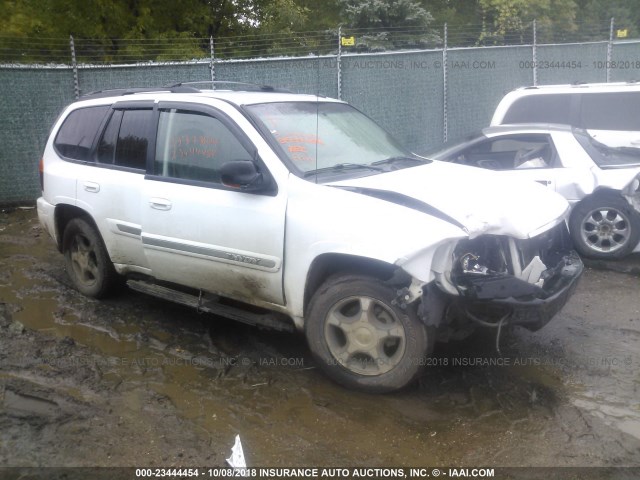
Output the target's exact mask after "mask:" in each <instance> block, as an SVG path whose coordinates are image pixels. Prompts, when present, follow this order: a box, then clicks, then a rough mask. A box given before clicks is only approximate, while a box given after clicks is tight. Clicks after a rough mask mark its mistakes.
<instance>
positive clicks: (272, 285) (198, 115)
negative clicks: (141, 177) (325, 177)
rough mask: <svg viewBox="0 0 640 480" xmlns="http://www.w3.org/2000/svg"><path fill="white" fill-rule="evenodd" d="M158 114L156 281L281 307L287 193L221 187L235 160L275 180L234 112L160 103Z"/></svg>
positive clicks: (150, 241)
mask: <svg viewBox="0 0 640 480" xmlns="http://www.w3.org/2000/svg"><path fill="white" fill-rule="evenodd" d="M228 109H232V107H228ZM157 115H158V129H157V138H156V142H155V148H154V152H153V153H152V155H151V158H150V161H149V166H148V169H149V175H148V176H147V177H146V179H145V181H144V193H143V198H142V241H143V245H144V252H145V255H146V258H147V261H148V263H149V265H150V267H151V270H152V274H153V275H154V276H155V277H156V278H158V279H161V280H165V281H170V282H174V283H178V284H181V285H186V286H189V287H194V288H198V289H202V290H205V291H209V292H213V293H217V294H220V295H223V296H227V297H231V298H235V299H238V300H241V301H245V302H248V303H254V304H264V303H272V304H280V305H281V304H283V303H284V299H283V291H282V266H283V264H282V259H283V250H284V221H285V209H286V192H285V191H284V189H283V186H282V185H279V186H277V188H275V189H274V190H273V191H269V192H264V193H247V192H243V191H241V190H239V189H237V188H233V187H228V186H225V185H223V184H222V182H221V179H220V167H221V166H222V165H223V164H224V163H225V162H228V161H233V160H250V161H254V162H255V163H256V164H257V166H258V169H260V171H261V172H262V173H263V174H264V175H267V176H268V175H269V172H268V171H267V170H266V167H265V166H264V164H263V163H262V162H261V161H260V159H259V158H258V156H257V153H256V148H255V146H254V145H253V144H252V143H251V141H250V140H249V139H248V138H247V136H245V135H244V134H243V132H242V131H241V130H240V129H239V128H238V127H237V125H236V124H235V122H234V121H233V120H232V118H231V116H230V115H229V114H228V113H224V112H223V111H221V110H219V109H214V108H212V107H207V106H202V105H195V104H182V103H167V102H165V103H162V102H161V103H160V104H159V105H158V110H157ZM236 115H239V113H237V112H236ZM274 185H275V183H274Z"/></svg>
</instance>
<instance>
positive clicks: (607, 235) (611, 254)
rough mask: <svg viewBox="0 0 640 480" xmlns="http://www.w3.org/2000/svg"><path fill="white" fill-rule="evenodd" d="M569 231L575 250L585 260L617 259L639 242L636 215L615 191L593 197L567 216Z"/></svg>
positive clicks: (638, 225)
mask: <svg viewBox="0 0 640 480" xmlns="http://www.w3.org/2000/svg"><path fill="white" fill-rule="evenodd" d="M569 230H570V232H571V237H572V239H573V243H574V246H575V248H576V250H577V251H578V252H579V253H580V254H581V255H583V256H585V257H590V258H600V259H610V258H620V257H623V256H625V255H627V254H629V253H631V251H632V250H633V249H634V248H635V246H636V245H637V244H638V240H639V239H640V216H639V215H638V214H637V213H636V212H635V211H634V210H633V209H632V208H631V206H630V205H629V204H628V203H627V202H626V201H625V200H624V198H623V197H622V196H621V195H620V194H617V193H615V192H606V193H602V194H596V195H593V196H591V197H589V198H587V199H585V200H583V201H582V202H580V203H579V204H578V205H577V206H576V207H575V208H574V209H573V212H572V214H571V219H570V221H569Z"/></svg>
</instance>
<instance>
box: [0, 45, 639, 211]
mask: <svg viewBox="0 0 640 480" xmlns="http://www.w3.org/2000/svg"><path fill="white" fill-rule="evenodd" d="M534 56H535V58H536V64H535V67H536V68H535V70H534V64H533V62H532V60H533V58H534ZM212 74H213V76H214V77H215V79H216V80H219V81H223V80H226V81H237V82H250V83H258V84H266V85H273V86H277V87H284V88H288V89H290V90H292V91H294V92H300V93H311V94H318V95H324V96H329V97H337V96H338V95H339V94H340V97H341V98H342V99H343V100H346V101H348V102H350V103H352V104H353V105H355V106H356V107H357V108H359V109H360V110H362V111H364V112H365V113H367V114H368V115H369V116H371V117H372V118H373V119H375V120H376V121H378V122H379V123H381V124H382V125H383V126H384V127H385V128H386V129H387V130H389V131H390V132H391V133H392V134H393V135H394V136H396V137H397V138H398V139H399V140H400V141H401V142H403V143H404V144H405V145H407V146H408V147H409V148H410V149H412V150H413V151H416V152H418V153H422V152H425V151H427V150H429V149H430V148H433V147H437V146H438V145H439V144H441V143H442V142H443V140H444V139H449V140H451V139H455V138H458V137H461V136H463V135H465V134H468V133H470V132H472V131H473V130H476V129H478V128H481V127H483V126H486V125H488V123H489V121H490V119H491V115H492V113H493V110H494V109H495V107H496V105H497V104H498V102H499V101H500V99H501V98H502V96H503V95H504V94H505V93H507V92H508V91H510V90H512V89H514V88H517V87H521V86H528V85H532V84H533V83H534V79H535V80H537V84H539V85H544V84H554V83H574V82H605V81H607V79H608V80H609V81H640V42H626V43H619V42H615V43H614V44H613V45H611V44H609V43H608V42H594V43H581V44H563V45H537V46H536V47H535V48H534V47H532V46H502V47H481V48H451V49H437V50H426V51H414V52H407V51H405V52H395V53H377V54H348V55H342V56H341V57H338V56H337V55H329V56H320V57H318V56H308V57H301V58H276V59H273V58H270V59H258V60H228V61H217V62H215V63H214V68H213V70H212V69H211V65H210V63H209V62H207V61H203V62H185V63H171V64H142V65H134V66H88V65H82V66H78V68H77V70H75V72H74V69H73V68H72V67H68V66H64V67H48V66H37V67H35V66H0V82H2V83H1V84H2V93H1V94H0V97H1V102H0V115H1V118H2V129H0V145H2V149H1V150H0V204H2V205H6V204H14V203H21V202H32V201H33V200H34V199H35V198H37V196H38V195H39V190H40V187H39V184H38V172H37V168H38V167H37V165H38V160H39V159H40V157H41V156H42V151H43V149H44V142H45V141H46V137H47V134H48V132H49V128H50V127H51V125H52V123H53V121H54V120H55V118H56V116H57V115H58V114H59V113H60V111H61V109H62V108H63V107H64V106H65V105H67V104H69V103H70V102H72V101H73V100H74V99H75V95H76V81H77V88H78V89H79V93H80V94H83V93H88V92H91V91H95V90H101V89H107V88H119V87H133V86H137V87H145V86H162V85H169V84H173V83H177V82H184V81H199V80H202V81H206V80H210V79H211V78H212Z"/></svg>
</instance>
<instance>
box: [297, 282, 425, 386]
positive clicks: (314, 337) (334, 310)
mask: <svg viewBox="0 0 640 480" xmlns="http://www.w3.org/2000/svg"><path fill="white" fill-rule="evenodd" d="M395 296H396V292H395V290H394V289H393V288H392V287H390V286H387V285H385V284H384V283H383V282H382V281H381V280H378V279H375V278H371V277H365V276H353V275H345V276H339V277H332V278H330V279H328V280H327V281H326V282H325V283H324V284H323V285H322V286H321V287H320V288H319V289H318V291H317V292H316V293H315V295H314V296H313V298H312V299H311V302H310V304H309V310H308V311H309V314H308V316H307V320H306V323H305V333H306V336H307V341H308V342H309V347H310V349H311V352H312V353H313V355H314V356H315V358H316V360H317V361H318V363H319V365H320V367H321V368H322V369H323V370H324V372H325V373H326V374H327V375H328V376H329V377H331V378H332V379H333V380H335V381H336V382H338V383H340V384H342V385H344V386H347V387H350V388H355V389H358V390H363V391H368V392H376V393H382V392H389V391H393V390H398V389H400V388H402V387H404V386H405V385H407V384H409V383H411V381H412V380H413V379H414V378H415V377H416V375H417V374H418V373H419V372H420V371H421V370H422V367H423V366H424V365H425V363H426V356H427V355H430V354H431V352H432V350H433V343H434V338H435V335H434V331H433V329H432V328H427V327H426V326H425V325H424V324H423V323H422V322H421V321H420V320H419V318H418V317H417V315H416V314H415V312H412V311H409V310H402V309H401V308H399V307H398V306H395V305H392V300H393V299H394V298H395Z"/></svg>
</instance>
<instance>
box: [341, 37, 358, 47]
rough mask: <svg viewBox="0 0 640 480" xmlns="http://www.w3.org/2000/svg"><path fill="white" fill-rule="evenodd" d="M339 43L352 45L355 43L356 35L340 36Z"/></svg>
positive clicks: (346, 45)
mask: <svg viewBox="0 0 640 480" xmlns="http://www.w3.org/2000/svg"><path fill="white" fill-rule="evenodd" d="M340 43H341V44H342V46H343V47H353V46H354V45H355V44H356V37H341V38H340Z"/></svg>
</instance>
